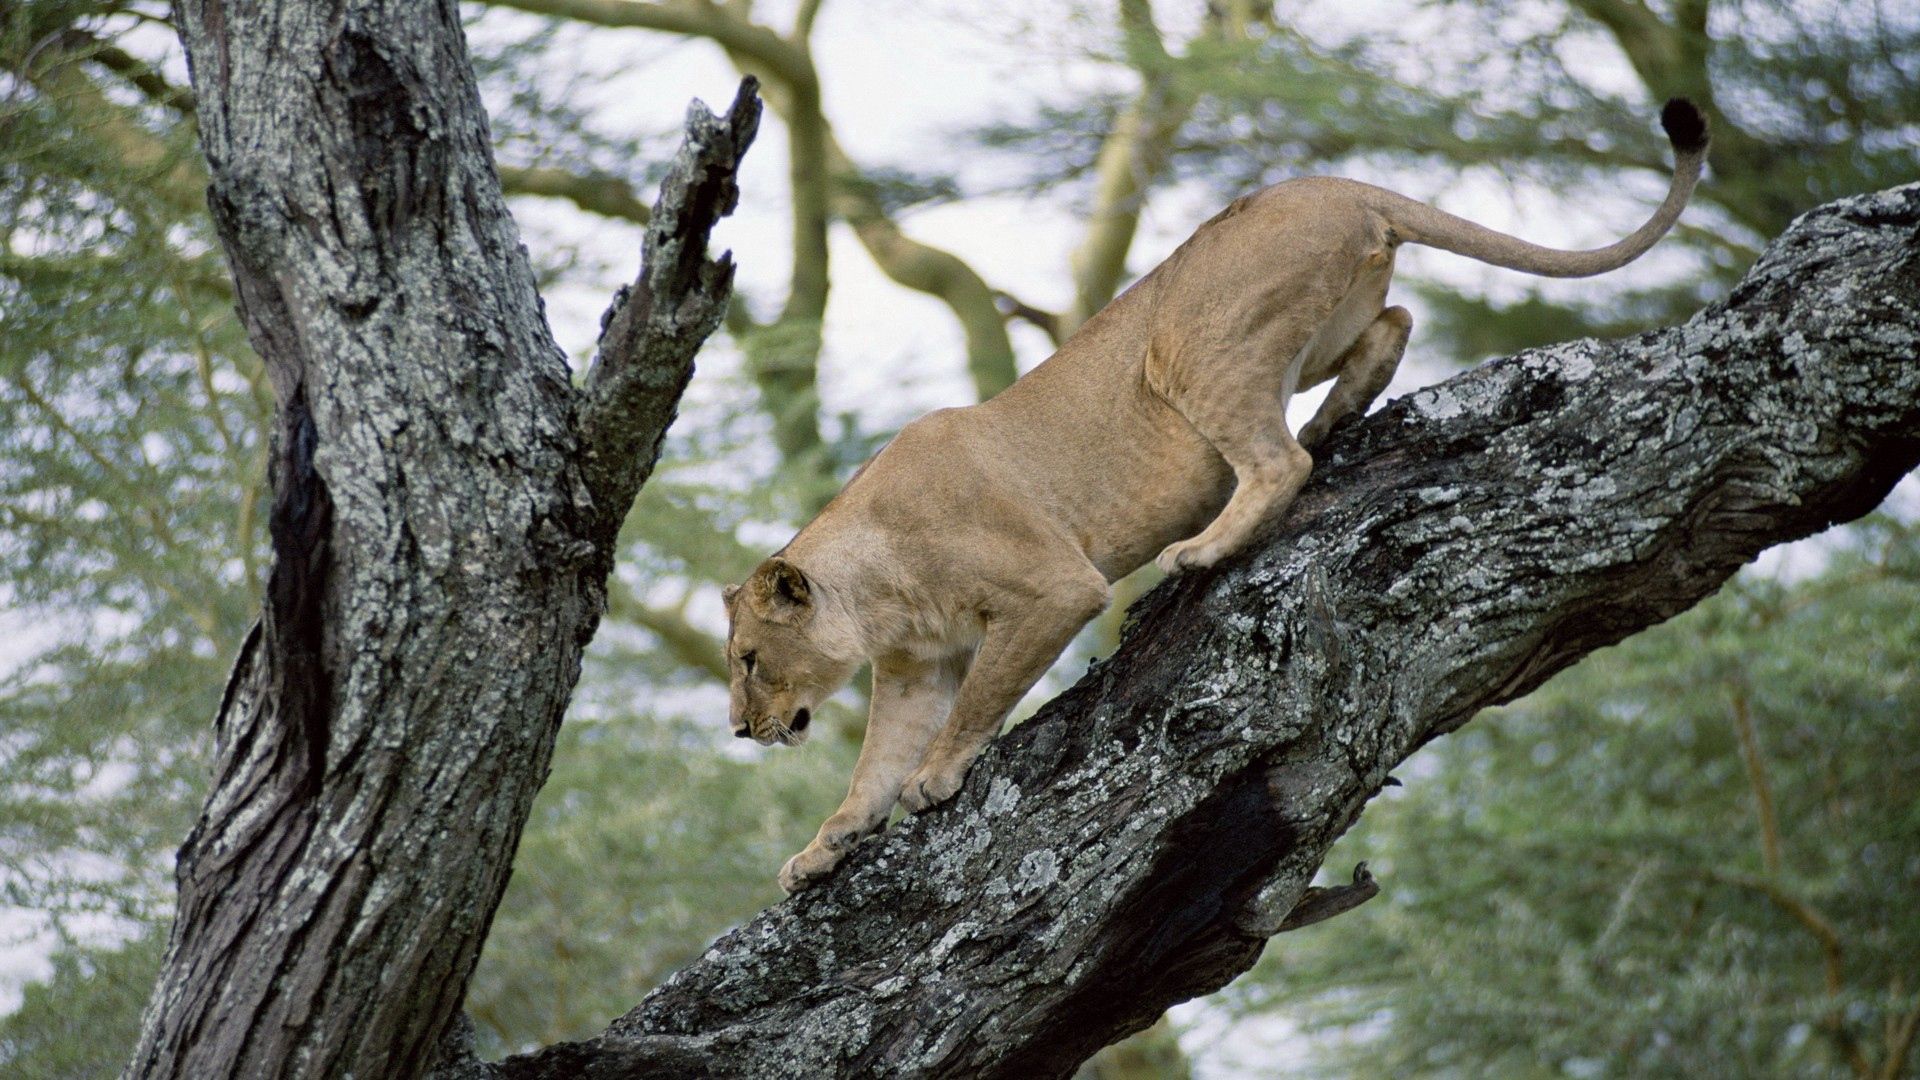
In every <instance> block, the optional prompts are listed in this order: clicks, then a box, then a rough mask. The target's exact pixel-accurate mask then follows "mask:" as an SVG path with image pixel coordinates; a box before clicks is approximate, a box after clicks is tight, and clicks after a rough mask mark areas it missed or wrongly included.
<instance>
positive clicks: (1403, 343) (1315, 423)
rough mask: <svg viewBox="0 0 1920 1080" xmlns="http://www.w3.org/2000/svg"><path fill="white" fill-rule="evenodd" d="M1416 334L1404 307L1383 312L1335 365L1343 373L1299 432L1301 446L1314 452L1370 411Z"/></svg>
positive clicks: (1410, 316)
mask: <svg viewBox="0 0 1920 1080" xmlns="http://www.w3.org/2000/svg"><path fill="white" fill-rule="evenodd" d="M1412 333H1413V316H1412V315H1411V314H1409V313H1408V311H1407V309H1406V308H1403V307H1390V308H1388V309H1386V310H1385V311H1382V312H1381V313H1380V314H1379V316H1378V317H1377V318H1375V319H1374V320H1373V322H1371V323H1369V324H1368V325H1367V328H1366V329H1365V330H1363V331H1361V332H1360V337H1359V338H1358V339H1357V340H1355V341H1354V343H1353V345H1352V346H1351V347H1349V348H1348V349H1347V351H1346V353H1345V354H1344V355H1342V356H1341V357H1340V359H1339V361H1338V362H1337V363H1336V364H1335V367H1334V369H1335V370H1336V371H1338V372H1339V373H1340V375H1339V378H1338V379H1337V380H1336V381H1335V382H1334V384H1333V389H1332V390H1330V391H1328V392H1327V397H1326V400H1325V401H1322V402H1321V403H1320V408H1319V411H1317V412H1315V413H1314V414H1313V419H1312V420H1309V421H1307V423H1306V426H1305V427H1302V428H1301V429H1300V445H1301V446H1303V447H1305V448H1307V449H1308V450H1312V449H1313V448H1315V447H1317V446H1319V445H1320V441H1321V440H1322V439H1325V438H1326V437H1327V434H1328V433H1329V432H1331V431H1332V430H1333V426H1334V425H1335V424H1338V423H1339V422H1340V421H1342V420H1345V419H1346V418H1347V417H1349V416H1353V415H1355V414H1357V413H1363V412H1366V411H1367V406H1369V405H1371V404H1373V399H1374V398H1377V397H1379V396H1380V391H1382V390H1385V389H1386V388H1387V384H1388V383H1390V382H1392V381H1393V373H1394V372H1395V371H1397V370H1399V368H1400V357H1401V356H1402V355H1404V354H1405V353H1406V351H1407V337H1408V335H1410V334H1412Z"/></svg>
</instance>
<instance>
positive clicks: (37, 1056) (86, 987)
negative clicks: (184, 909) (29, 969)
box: [0, 930, 165, 1080]
mask: <svg viewBox="0 0 1920 1080" xmlns="http://www.w3.org/2000/svg"><path fill="white" fill-rule="evenodd" d="M164 946H165V934H164V933H163V932H161V931H158V930H155V931H153V932H150V933H149V934H147V935H146V936H144V937H140V938H136V939H135V940H133V941H131V942H128V943H127V944H126V945H124V946H121V947H119V948H112V949H91V948H86V947H84V946H70V947H68V948H66V949H63V950H61V951H60V952H57V953H55V954H54V957H53V974H52V976H51V977H49V978H48V979H47V980H46V981H44V982H40V983H35V984H34V985H32V986H29V987H27V992H26V997H25V999H24V1000H23V1001H22V1002H21V1004H20V1008H19V1009H17V1010H15V1011H14V1012H12V1013H10V1014H8V1015H7V1016H4V1017H0V1072H4V1073H5V1074H6V1075H7V1076H8V1077H11V1078H12V1080H99V1078H100V1077H103V1076H114V1075H117V1074H118V1073H119V1071H120V1068H121V1066H123V1065H125V1064H126V1058H127V1052H128V1048H129V1047H131V1046H132V1045H133V1043H134V1039H135V1038H136V1037H137V1036H138V1035H139V1021H140V1007H141V1006H142V1005H145V1004H146V1001H147V991H148V990H149V989H151V988H152V986H153V978H154V974H155V973H156V972H157V971H158V970H159V969H160V954H161V952H162V951H163V950H164Z"/></svg>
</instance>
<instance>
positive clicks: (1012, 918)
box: [446, 185, 1920, 1078]
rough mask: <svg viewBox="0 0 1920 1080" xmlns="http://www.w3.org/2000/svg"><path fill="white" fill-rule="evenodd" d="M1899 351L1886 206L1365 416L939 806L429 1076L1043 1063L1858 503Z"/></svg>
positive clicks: (1904, 237)
mask: <svg viewBox="0 0 1920 1080" xmlns="http://www.w3.org/2000/svg"><path fill="white" fill-rule="evenodd" d="M1917 352H1920V185H1911V186H1907V187H1903V188H1898V189H1895V190H1892V191H1888V192H1883V193H1880V194H1877V195H1866V196H1859V197H1855V198H1850V199H1846V200H1842V201H1840V202H1837V203H1834V204H1832V205H1829V206H1827V207H1824V208H1822V209H1820V210H1817V211H1815V212H1813V213H1811V214H1808V215H1806V216H1804V217H1803V218H1801V219H1799V220H1798V221H1797V222H1796V223H1795V224H1794V225H1793V226H1792V228H1790V229H1789V230H1788V232H1787V233H1786V234H1785V235H1784V236H1783V237H1782V238H1781V239H1780V240H1778V241H1777V242H1776V243H1775V244H1773V245H1772V246H1771V247H1770V248H1769V249H1768V251H1767V253H1766V255H1765V256H1764V257H1763V258H1762V260H1761V262H1760V263H1759V265H1757V266H1756V267H1755V268H1754V270H1753V271H1752V272H1751V273H1750V274H1749V275H1748V277H1747V278H1746V280H1745V281H1744V282H1743V283H1742V284H1741V285H1740V286H1739V287H1738V288H1737V289H1735V290H1734V292H1733V293H1732V295H1731V296H1729V297H1728V298H1727V300H1725V301H1724V302H1722V303H1719V304H1716V305H1714V306H1712V307H1710V308H1708V309H1707V310H1706V311H1704V312H1702V313H1701V314H1699V315H1698V316H1696V317H1695V318H1693V319H1692V320H1690V321H1689V322H1687V323H1686V324H1685V325H1682V326H1678V327H1674V328H1672V329H1668V330H1663V331H1659V332H1655V333H1649V334H1643V335H1641V336H1639V337H1636V338H1631V339H1627V340H1623V341H1616V342H1596V341H1578V342H1572V343H1568V344H1564V345H1559V346H1555V347H1552V348H1547V349H1540V350H1536V351H1532V352H1528V353H1524V354H1521V355H1519V356H1515V357H1512V358H1509V359H1505V360H1500V361H1497V362H1494V363H1490V364H1487V365H1485V366H1484V367H1481V368H1479V369H1477V370H1475V371H1472V372H1469V373H1466V374H1463V375H1460V376H1458V377H1456V378H1454V379H1451V380H1449V381H1447V382H1446V383H1443V384H1441V385H1438V386H1435V387H1432V388H1429V389H1427V390H1423V391H1421V392H1419V393H1416V394H1413V395H1410V396H1408V397H1406V398H1403V399H1400V400H1398V401H1396V402H1393V403H1392V404H1390V405H1389V406H1388V407H1386V408H1384V409H1382V410H1381V411H1380V412H1378V413H1376V414H1374V415H1373V416H1371V417H1368V418H1367V419H1365V420H1364V421H1362V422H1359V423H1356V424H1354V425H1352V426H1350V427H1348V428H1346V429H1344V430H1343V431H1341V432H1338V433H1336V435H1335V436H1334V437H1333V439H1332V441H1331V442H1330V443H1329V445H1328V446H1327V448H1326V450H1325V451H1324V452H1323V454H1322V456H1321V460H1320V462H1319V464H1318V465H1317V467H1316V470H1315V473H1314V477H1313V480H1312V481H1311V483H1310V485H1309V486H1308V488H1307V489H1306V491H1305V492H1303V494H1302V495H1301V497H1300V499H1299V501H1298V503H1297V504H1296V505H1295V506H1294V507H1293V508H1292V509H1291V510H1290V511H1289V512H1288V513H1287V514H1286V515H1285V517H1284V519H1283V520H1281V521H1279V522H1277V523H1276V524H1275V525H1274V526H1273V527H1272V528H1271V529H1269V530H1268V532H1267V533H1266V534H1265V536H1264V539H1263V540H1262V542H1260V543H1259V544H1258V545H1257V547H1256V548H1255V549H1254V550H1252V551H1250V552H1249V553H1248V554H1247V555H1245V556H1244V557H1241V558H1239V559H1236V560H1234V561H1232V562H1231V563H1230V564H1228V565H1224V566H1222V567H1220V568H1218V569H1217V570H1216V571H1214V572H1210V573H1204V574H1199V575H1193V576H1189V577H1185V578H1181V579H1177V580H1175V581H1173V582H1170V583H1169V584H1167V585H1165V586H1163V587H1161V588H1160V589H1157V590H1156V591H1155V592H1153V593H1152V594H1150V595H1149V596H1148V597H1147V598H1146V600H1145V601H1143V603H1142V604H1141V605H1140V608H1139V610H1138V613H1137V616H1136V619H1135V621H1134V623H1133V625H1132V626H1131V628H1130V630H1129V632H1128V633H1127V635H1126V637H1125V640H1124V642H1123V644H1122V646H1121V648H1120V650H1119V651H1118V653H1117V654H1116V655H1114V656H1113V657H1112V658H1110V659H1108V660H1106V661H1104V662H1101V663H1099V664H1097V665H1095V666H1094V667H1093V669H1092V670H1090V671H1089V672H1088V674H1087V676H1086V677H1085V678H1084V679H1082V680H1081V682H1080V683H1079V685H1077V686H1075V687H1074V688H1073V689H1072V690H1070V691H1069V692H1067V693H1066V694H1064V695H1062V696H1061V697H1060V698H1058V699H1056V700H1055V701H1054V702H1052V703H1051V704H1049V705H1048V706H1047V707H1046V708H1045V709H1043V710H1042V711H1041V713H1040V714H1039V715H1038V716H1036V717H1035V718H1034V719H1032V720H1030V721H1028V722H1027V723H1025V724H1023V725H1021V726H1020V727H1018V728H1016V729H1014V730H1013V731H1012V732H1010V733H1009V734H1007V735H1006V736H1004V737H1003V738H1002V739H1000V740H999V742H998V743H997V744H996V745H995V746H994V747H993V748H992V749H991V750H990V751H989V752H988V754H987V755H986V756H984V757H983V758H982V759H981V761H980V762H979V763H978V764H977V765H975V767H974V771H973V774H972V775H971V776H970V777H969V779H968V783H967V785H966V787H965V789H964V790H963V791H962V792H961V793H960V795H959V796H958V797H957V798H956V799H954V800H953V801H952V802H951V803H949V804H947V805H944V806H942V807H939V808H937V809H935V810H934V811H932V812H929V813H925V814H921V815H918V816H915V817H912V818H909V819H906V820H905V821H904V822H902V823H901V824H899V825H898V826H896V827H895V828H893V829H892V830H890V831H889V832H887V833H884V834H882V835H881V836H879V837H877V838H872V839H869V840H868V841H866V842H865V843H863V844H862V845H861V846H860V847H859V848H858V849H857V850H856V851H855V852H854V853H853V854H852V855H851V856H850V857H849V858H848V859H847V861H846V863H845V864H843V866H842V867H841V868H840V870H839V872H838V873H837V874H836V875H835V876H834V877H833V878H832V879H831V880H830V881H829V882H827V883H826V884H824V885H823V886H822V887H819V888H817V889H815V890H813V891H809V892H807V893H803V894H802V895H800V896H798V897H796V898H794V899H791V900H789V901H787V902H785V903H783V904H780V905H779V906H777V907H774V908H772V909H770V910H768V911H767V912H765V913H763V914H762V915H761V916H759V917H758V918H756V919H755V920H753V921H752V922H751V923H749V924H747V925H746V926H743V927H741V928H739V929H738V930H736V931H734V932H733V933H730V934H728V935H727V936H726V937H724V938H722V939H721V940H720V941H718V942H716V943H715V944H714V945H713V946H712V947H711V948H710V949H709V950H708V951H707V952H706V953H705V954H704V955H703V956H701V957H700V958H699V959H698V960H697V961H695V962H694V963H692V964H691V965H689V966H688V967H687V968H685V969H683V970H682V971H680V972H679V973H678V974H676V975H675V976H674V977H673V978H672V979H671V980H669V981H668V982H667V983H666V984H665V985H663V986H661V987H660V988H659V989H657V990H656V991H654V992H653V993H652V994H650V995H649V996H648V997H647V998H646V999H645V1000H644V1001H642V1002H641V1003H640V1005H639V1006H638V1007H636V1008H635V1009H634V1010H633V1011H632V1012H630V1013H629V1014H627V1015H626V1016H625V1017H622V1018H621V1019H619V1020H618V1021H616V1022H615V1023H614V1024H613V1025H612V1026H611V1027H610V1028H609V1029H608V1030H607V1031H606V1032H605V1033H604V1034H603V1035H601V1036H599V1037H597V1038H595V1039H593V1040H589V1041H586V1042H581V1043H569V1044H563V1045H558V1046H554V1047H549V1048H547V1049H545V1050H542V1051H539V1052H536V1053H533V1054H528V1055H522V1056H519V1057H514V1058H509V1059H507V1060H505V1061H504V1062H499V1063H493V1064H481V1063H478V1062H474V1061H472V1060H471V1058H470V1057H469V1058H467V1059H465V1060H464V1061H463V1062H462V1063H460V1064H457V1065H451V1066H449V1068H448V1069H447V1070H446V1075H447V1076H466V1077H478V1076H489V1077H502V1078H532V1077H555V1078H557V1077H575V1076H588V1077H627V1076H633V1077H638V1076H647V1077H680V1076H688V1077H692V1076H756V1077H757V1076H783V1077H784V1076H792V1077H801V1076H807V1077H813V1076H826V1075H862V1076H864V1075H913V1076H967V1077H1038V1076H1061V1075H1066V1074H1068V1073H1070V1072H1071V1071H1072V1069H1073V1067H1074V1065H1075V1064H1076V1063H1078V1062H1079V1061H1081V1060H1082V1059H1083V1058H1085V1057H1086V1056H1087V1055H1088V1054H1090V1053H1092V1052H1093V1051H1094V1050H1096V1049H1097V1048H1099V1047H1100V1046H1102V1045H1104V1044H1106V1043H1109V1042H1112V1041H1114V1040H1116V1039H1118V1038H1120V1037H1121V1036H1123V1035H1125V1034H1127V1033H1129V1032H1132V1031H1137V1030H1139V1029H1141V1028H1143V1027H1145V1026H1146V1025H1148V1024H1149V1023H1151V1022H1152V1021H1153V1020H1154V1018H1155V1017H1157V1016H1159V1015H1160V1014H1161V1012H1162V1011H1163V1010H1164V1009H1165V1008H1166V1007H1167V1006H1169V1005H1172V1004H1174V1003H1176V1002H1179V1001H1183V1000H1186V999H1189V998H1192V997H1195V996H1197V995H1200V994H1204V993H1207V992H1209V991H1212V990H1214V989H1217V988H1219V987H1220V986H1222V985H1224V984H1226V983H1227V982H1228V981H1230V980H1231V979H1232V978H1234V977H1235V976H1236V975H1238V974H1239V973H1241V972H1242V971H1245V970H1246V969H1247V967H1248V966H1249V965H1251V964H1252V963H1253V961H1254V959H1255V958H1256V957H1257V956H1258V955H1259V953H1260V951H1261V949H1262V948H1263V947H1264V945H1265V943H1266V941H1267V939H1268V937H1269V936H1270V935H1273V934H1275V933H1277V932H1280V931H1282V930H1286V929H1289V928H1290V927H1291V926H1294V925H1304V924H1305V923H1307V922H1311V921H1314V919H1315V918H1316V917H1317V912H1318V911H1324V910H1329V909H1330V908H1338V907H1341V906H1343V905H1347V904H1350V903H1357V902H1358V901H1359V900H1360V899H1364V895H1361V894H1362V893H1366V892H1368V891H1369V890H1370V888H1371V883H1370V882H1369V881H1368V880H1367V879H1366V878H1365V876H1364V875H1360V874H1356V876H1355V880H1354V883H1353V884H1352V885H1350V886H1346V887H1344V889H1341V890H1329V891H1327V892H1325V893H1316V894H1314V896H1313V897H1312V898H1310V903H1309V905H1308V910H1304V911H1301V912H1300V913H1299V915H1298V916H1296V915H1295V912H1296V908H1298V907H1300V905H1301V901H1302V900H1303V898H1306V896H1307V889H1308V883H1309V881H1310V880H1311V878H1312V876H1313V874H1314V872H1315V871H1316V869H1317V868H1318V867H1319V866H1320V864H1321V862H1322V860H1323V859H1324V857H1325V855H1326V852H1327V849H1328V846H1329V845H1330V844H1332V842H1333V841H1334V839H1335V838H1337V837H1338V836H1339V835H1340V834H1341V833H1342V832H1344V831H1345V830H1346V828H1347V827H1348V826H1349V825H1350V824H1351V823H1352V821H1353V820H1354V819H1355V817H1356V816H1357V815H1358V814H1359V812H1360V810H1361V808H1362V807H1363V806H1364V805H1365V804H1366V802H1367V800H1369V799H1370V798H1371V797H1372V796H1373V795H1374V794H1375V793H1377V792H1378V791H1379V789H1380V787H1381V786H1382V785H1383V784H1384V783H1386V782H1387V781H1388V779H1389V771H1390V770H1391V769H1393V768H1394V767H1395V766H1396V765H1397V764H1398V763H1400V762H1401V761H1403V760H1405V759H1406V757H1407V756H1408V755H1409V754H1411V753H1412V752H1413V751H1414V750H1416V749H1417V748H1418V747H1420V746H1421V745H1422V744H1424V743H1425V742H1427V741H1428V740H1430V739H1433V738H1434V737H1436V736H1438V735H1440V734H1443V733H1445V732H1448V731H1451V730H1453V729H1455V728H1457V727H1459V726H1460V725H1461V724H1463V723H1465V722H1466V721H1467V720H1468V718H1470V717H1471V716H1473V715H1474V713H1475V712H1477V711H1478V710H1479V709H1481V708H1483V707H1485V706H1488V705H1492V704H1496V703H1499V702H1503V701H1507V700H1510V699H1512V698H1514V697H1516V696H1518V695H1520V694H1523V693H1525V692H1526V691H1528V690H1529V689H1531V688H1533V687H1534V686H1536V685H1538V684H1539V683H1540V682H1541V681H1542V680H1544V679H1546V678H1547V677H1548V676H1549V675H1551V674H1553V673H1554V672H1556V671H1558V670H1560V669H1561V668H1563V667H1565V666H1567V665H1568V664H1570V663H1572V662H1573V661H1574V660H1576V659H1578V658H1579V657H1581V656H1583V655H1585V654H1586V653H1588V652H1590V651H1592V650H1594V649H1597V648H1600V647H1602V646H1605V645H1608V644H1611V643H1613V642H1616V641H1619V640H1620V639H1622V638H1624V637H1626V636H1627V635H1629V634H1631V633H1633V632H1635V631H1637V630H1639V629H1642V628H1644V627H1647V626H1650V625H1652V624H1654V623H1657V622H1660V621H1661V620H1664V619H1666V618H1668V617H1670V616H1672V615H1674V614H1675V613H1677V612H1679V611H1681V610H1683V609H1685V608H1686V607H1688V606H1690V605H1692V604H1693V603H1695V602H1697V601H1699V600H1700V599H1702V598H1703V597H1705V596H1707V595H1708V594H1710V593H1712V592H1713V591H1715V590H1716V589H1717V588H1718V587H1719V586H1720V585H1721V584H1722V583H1723V582H1724V581H1725V580H1726V579H1727V577H1728V576H1729V575H1730V574H1732V573H1733V571H1734V570H1736V569H1737V568H1738V567H1740V566H1741V565H1742V564H1743V563H1745V562H1747V561H1748V560H1750V559H1752V558H1753V557H1754V556H1755V555H1756V554H1757V553H1758V552H1760V551H1761V550H1762V549H1764V548H1766V547H1768V546H1770V545H1772V544H1776V543H1779V542H1782V541H1786V540H1791V539H1795V538H1797V537H1802V536H1806V535H1808V534H1810V533H1813V532H1817V531H1819V530H1821V529H1824V528H1826V527H1828V526H1829V525H1831V524H1833V523H1835V522H1839V521H1844V520H1848V519H1851V518H1854V517H1857V516H1859V515H1861V514H1863V513H1865V512H1866V511H1867V510H1869V509H1871V508H1872V507H1873V506H1875V505H1876V504H1877V503H1878V502H1879V501H1880V500H1881V499H1882V498H1883V497H1884V496H1885V494H1886V492H1887V491H1888V490H1889V488H1890V487H1891V486H1892V485H1893V484H1894V483H1895V482H1896V481H1897V480H1898V479H1899V478H1900V477H1901V476H1902V475H1904V474H1905V473H1906V472H1907V471H1908V470H1909V469H1911V468H1912V467H1913V466H1914V465H1915V463H1916V461H1920V363H1916V353H1917ZM689 812H690V813H697V812H699V810H698V808H697V807H695V808H689ZM1388 884H1389V887H1390V886H1391V883H1388Z"/></svg>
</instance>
